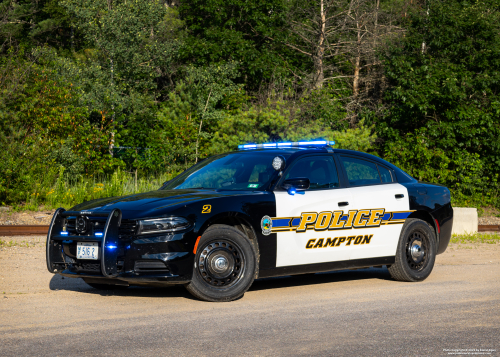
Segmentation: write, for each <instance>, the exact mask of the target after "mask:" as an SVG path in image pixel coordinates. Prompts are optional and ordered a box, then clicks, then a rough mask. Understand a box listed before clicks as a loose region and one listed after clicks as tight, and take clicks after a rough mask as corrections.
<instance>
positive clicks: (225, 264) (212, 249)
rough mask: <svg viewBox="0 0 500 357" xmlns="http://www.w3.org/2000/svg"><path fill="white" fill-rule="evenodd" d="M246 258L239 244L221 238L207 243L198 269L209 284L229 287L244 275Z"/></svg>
mask: <svg viewBox="0 0 500 357" xmlns="http://www.w3.org/2000/svg"><path fill="white" fill-rule="evenodd" d="M244 267H245V259H244V256H243V254H242V253H241V250H240V249H239V247H238V246H236V245H235V244H233V243H230V242H228V241H224V240H219V241H216V242H212V243H209V244H207V245H206V246H205V247H204V248H203V250H202V251H201V253H200V256H199V258H198V271H199V273H200V275H201V277H202V278H203V280H205V282H207V283H208V284H210V285H212V286H214V287H227V286H229V285H233V284H235V283H236V282H237V281H238V280H239V279H240V278H241V276H242V274H243V269H244Z"/></svg>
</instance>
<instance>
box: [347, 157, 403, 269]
mask: <svg viewBox="0 0 500 357" xmlns="http://www.w3.org/2000/svg"><path fill="white" fill-rule="evenodd" d="M340 159H341V160H340V161H341V163H342V169H343V170H344V174H345V175H346V178H347V180H348V182H349V186H350V192H351V194H352V205H351V207H350V209H353V210H356V211H357V213H356V219H355V220H354V222H353V225H352V231H351V232H350V234H349V236H351V237H355V238H354V239H353V241H352V245H353V249H352V250H351V252H350V259H353V260H356V259H364V258H373V257H386V256H394V255H395V254H396V249H397V246H398V241H399V235H400V233H401V228H402V227H403V223H404V222H405V220H406V218H407V217H408V216H409V215H410V214H411V211H410V205H409V199H408V191H407V189H406V187H404V186H403V185H401V184H398V183H396V182H395V179H394V176H395V175H394V173H393V172H392V171H391V170H390V169H389V168H387V167H385V166H384V165H381V164H380V163H377V162H374V161H371V160H367V159H365V158H362V157H358V156H355V155H340Z"/></svg>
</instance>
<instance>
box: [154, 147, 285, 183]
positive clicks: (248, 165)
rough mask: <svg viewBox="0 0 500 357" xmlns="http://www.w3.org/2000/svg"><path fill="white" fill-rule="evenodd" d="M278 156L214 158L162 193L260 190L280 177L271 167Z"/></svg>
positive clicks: (253, 155) (255, 154)
mask: <svg viewBox="0 0 500 357" xmlns="http://www.w3.org/2000/svg"><path fill="white" fill-rule="evenodd" d="M276 156H277V154H276V153H269V152H267V153H266V152H254V153H248V152H247V153H230V154H224V155H218V156H212V157H209V158H208V159H205V160H204V161H202V162H200V163H199V164H197V165H195V166H193V167H191V168H190V169H189V170H187V171H185V172H183V173H182V174H180V175H179V176H177V177H176V178H174V179H173V180H171V181H170V182H168V183H167V184H166V185H165V186H163V187H162V188H161V189H162V190H172V189H176V190H181V189H189V188H197V189H216V190H238V191H239V190H248V191H253V190H259V189H262V188H264V187H265V186H267V184H268V183H269V182H270V181H271V179H272V178H273V177H274V175H276V174H277V171H276V170H274V168H273V167H272V162H273V158H274V157H276ZM282 156H288V155H282Z"/></svg>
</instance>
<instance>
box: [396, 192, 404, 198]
mask: <svg viewBox="0 0 500 357" xmlns="http://www.w3.org/2000/svg"><path fill="white" fill-rule="evenodd" d="M404 196H405V195H403V194H402V193H399V194H397V195H394V197H396V198H403V197H404Z"/></svg>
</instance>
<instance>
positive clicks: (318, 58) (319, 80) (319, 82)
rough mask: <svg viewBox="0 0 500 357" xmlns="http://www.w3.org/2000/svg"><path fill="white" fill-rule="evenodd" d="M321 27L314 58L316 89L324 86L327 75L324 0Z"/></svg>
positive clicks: (321, 9)
mask: <svg viewBox="0 0 500 357" xmlns="http://www.w3.org/2000/svg"><path fill="white" fill-rule="evenodd" d="M320 21H321V23H320V26H319V36H318V47H317V50H316V54H315V56H314V72H315V73H314V77H315V78H314V87H315V88H321V87H322V86H323V81H324V79H325V73H324V68H323V60H324V56H325V37H326V34H325V28H326V11H325V6H324V0H321V2H320Z"/></svg>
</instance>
